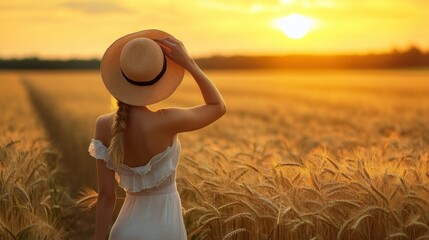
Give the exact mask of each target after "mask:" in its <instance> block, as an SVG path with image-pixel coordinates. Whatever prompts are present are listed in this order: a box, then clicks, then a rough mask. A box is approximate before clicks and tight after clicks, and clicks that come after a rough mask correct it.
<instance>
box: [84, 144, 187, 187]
mask: <svg viewBox="0 0 429 240" xmlns="http://www.w3.org/2000/svg"><path fill="white" fill-rule="evenodd" d="M180 150H181V147H180V141H179V139H178V138H177V136H175V137H174V138H173V144H172V145H171V146H169V147H167V149H165V150H164V151H163V152H160V153H159V154H157V155H155V156H154V157H153V158H152V159H151V160H150V161H149V162H148V163H147V164H146V165H144V166H139V167H129V166H127V165H125V164H122V163H120V164H119V165H118V167H117V168H115V166H114V165H113V162H112V158H111V157H110V155H109V152H108V150H107V147H106V146H105V145H104V144H103V143H102V142H101V141H99V140H97V139H92V140H91V143H90V144H89V149H88V152H89V154H90V155H91V156H92V157H94V158H96V159H101V160H103V161H105V162H106V166H107V167H108V168H109V169H111V170H114V171H115V179H116V181H117V182H118V183H119V186H120V187H122V188H123V189H124V190H125V191H127V192H128V191H129V192H139V191H141V190H144V189H150V188H155V187H157V186H159V185H160V184H161V183H163V182H164V181H165V180H166V179H167V178H168V177H169V176H171V175H172V174H173V173H174V172H175V171H176V167H177V164H178V162H179V158H180Z"/></svg>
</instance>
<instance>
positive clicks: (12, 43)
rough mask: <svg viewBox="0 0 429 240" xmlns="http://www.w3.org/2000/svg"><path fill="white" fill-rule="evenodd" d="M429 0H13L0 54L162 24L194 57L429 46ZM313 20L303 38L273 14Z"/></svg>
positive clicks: (71, 50) (91, 50)
mask: <svg viewBox="0 0 429 240" xmlns="http://www.w3.org/2000/svg"><path fill="white" fill-rule="evenodd" d="M428 9H429V0H264V1H262V0H259V1H258V0H180V1H179V0H155V1H144V0H121V1H119V0H32V1H29V0H13V1H6V0H4V1H1V2H0V30H1V37H0V57H23V56H42V57H61V58H67V57H85V58H86V57H97V58H100V57H101V56H102V54H103V52H104V51H105V49H106V48H107V47H108V46H109V45H110V44H111V43H112V42H113V41H114V40H115V39H117V38H118V37H120V36H122V35H125V34H127V33H130V32H135V31H139V30H142V29H146V28H159V29H162V30H165V31H167V32H170V33H171V34H173V35H175V36H176V37H177V38H179V39H181V40H182V41H183V42H184V43H185V45H186V46H187V48H188V50H189V52H190V53H191V54H192V55H193V56H195V57H201V56H209V55H213V54H223V55H233V54H246V55H247V54H249V55H250V54H258V55H259V54H287V53H365V52H368V51H370V52H381V51H387V50H390V49H392V48H394V47H395V48H398V49H405V48H407V47H408V46H410V45H411V44H415V45H417V46H419V47H421V48H422V49H424V50H427V51H429V27H428V26H427V24H428V23H429V13H428ZM294 13H295V14H300V15H302V16H305V17H308V18H310V19H312V20H313V21H314V26H313V28H312V29H311V30H309V32H308V34H307V35H306V36H305V37H303V38H301V39H291V38H289V37H288V36H287V35H285V34H284V33H283V32H282V31H281V30H280V29H279V28H278V27H276V26H275V24H274V22H275V20H276V19H279V18H281V17H285V16H288V15H290V14H294Z"/></svg>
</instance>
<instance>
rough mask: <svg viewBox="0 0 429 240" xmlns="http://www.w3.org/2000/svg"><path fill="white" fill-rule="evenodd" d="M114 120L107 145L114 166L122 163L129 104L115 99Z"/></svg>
mask: <svg viewBox="0 0 429 240" xmlns="http://www.w3.org/2000/svg"><path fill="white" fill-rule="evenodd" d="M117 105H118V110H117V111H116V117H115V122H114V123H113V137H112V140H111V141H110V145H109V149H108V151H109V154H110V156H111V157H112V159H113V163H114V165H115V166H118V165H119V164H120V163H123V160H124V132H125V128H126V127H127V119H128V114H129V108H130V106H129V105H128V104H126V103H123V102H121V101H117Z"/></svg>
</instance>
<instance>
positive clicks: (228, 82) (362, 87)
mask: <svg viewBox="0 0 429 240" xmlns="http://www.w3.org/2000/svg"><path fill="white" fill-rule="evenodd" d="M207 74H208V75H209V76H210V77H211V78H212V80H213V81H214V82H215V83H216V85H217V86H218V88H219V90H220V91H221V93H222V94H223V96H224V98H225V101H226V103H227V108H228V112H227V113H226V115H225V116H224V117H223V118H221V119H220V120H219V121H217V122H215V123H214V124H213V125H211V126H209V127H207V128H205V129H201V130H198V131H195V132H191V133H182V134H180V139H181V142H182V157H181V160H180V161H181V162H180V164H179V168H178V176H177V182H178V188H179V191H180V195H181V199H182V204H183V207H184V209H183V214H184V218H185V221H186V227H187V232H188V236H189V239H429V185H428V182H429V151H428V150H429V148H428V144H429V84H428V83H427V80H428V79H429V72H426V71H381V70H379V71H345V70H344V71H309V72H295V71H272V70H270V71H269V70H263V71H261V70H258V71H230V72H228V71H211V72H207ZM5 79H7V81H8V83H7V84H5V83H4V82H5V81H4V80H5ZM0 81H1V84H2V85H3V86H2V87H1V92H2V94H1V97H0V98H1V100H2V101H0V102H1V105H0V106H1V110H2V113H4V114H5V115H4V116H7V118H2V119H1V121H0V122H1V131H2V137H1V139H0V143H1V147H2V149H6V148H7V147H6V146H7V144H8V143H9V142H10V140H9V139H10V138H11V137H8V135H9V136H13V139H14V140H20V139H29V138H30V139H35V138H39V137H40V136H44V137H46V138H47V139H48V140H49V142H50V143H49V144H47V146H46V147H45V148H49V149H50V148H55V149H56V151H58V152H59V153H60V154H61V155H60V158H59V161H58V163H59V164H58V165H59V168H60V169H61V174H56V177H55V179H56V182H55V184H56V185H58V187H59V188H61V187H63V188H65V189H66V195H67V196H70V197H69V198H67V202H68V203H69V204H74V205H75V206H79V207H83V209H82V208H76V207H70V206H69V205H64V206H63V205H61V207H60V209H67V211H64V212H67V213H68V212H69V211H73V213H74V214H75V215H76V216H79V217H78V219H75V221H74V222H73V223H74V224H75V225H72V226H70V225H67V224H66V223H63V222H64V221H63V222H61V221H60V222H61V223H62V224H64V225H62V226H63V227H64V229H66V230H64V231H67V232H68V235H67V236H66V235H61V236H60V235H58V239H61V238H74V239H89V238H90V236H91V233H92V232H93V230H94V208H90V209H89V211H85V210H86V208H87V207H90V206H93V204H94V202H93V201H94V200H95V197H94V196H95V194H96V192H94V191H91V190H90V189H88V187H89V188H91V189H94V190H96V172H95V160H94V159H92V158H91V157H89V156H88V154H87V148H88V144H89V142H90V139H91V138H92V135H93V127H94V122H95V119H96V117H97V116H98V115H100V114H102V113H105V112H108V111H111V103H110V96H109V94H108V92H107V91H106V90H105V88H104V86H103V84H102V82H101V80H100V79H99V75H98V72H91V71H89V72H3V73H0ZM18 100H19V101H21V102H19V103H18V102H16V101H18ZM202 102H203V100H202V97H201V96H200V93H199V91H198V88H197V86H196V84H195V83H194V82H193V81H192V79H191V78H190V77H189V76H186V78H185V80H184V81H183V83H182V85H181V86H180V87H179V89H178V91H177V92H176V93H175V94H174V95H173V96H171V97H170V98H169V99H167V100H166V101H164V102H162V103H160V104H157V105H154V106H152V108H153V109H158V108H161V107H166V106H182V107H186V106H192V105H195V104H200V103H202ZM5 103H6V104H5ZM22 126H25V127H22ZM15 129H20V131H19V132H20V133H19V134H16V133H15V132H16V131H15ZM15 148H17V147H15ZM22 148H23V147H22ZM17 149H18V150H19V148H17ZM2 151H3V150H2ZM51 151H53V150H50V152H51ZM31 152H37V149H31ZM16 154H18V153H16ZM55 156H56V155H55ZM2 158H3V156H2ZM45 158H46V157H43V156H41V157H39V158H37V157H36V158H35V159H37V161H40V162H41V164H43V163H44V162H45V160H46V159H45ZM4 162H5V161H3V159H2V166H1V167H2V170H1V171H2V175H1V181H2V184H4V179H5V177H4V176H5V174H8V173H9V172H10V171H11V170H10V169H8V168H7V167H9V165H13V162H12V161H8V162H6V164H4ZM45 164H46V163H45ZM34 167H36V164H35V165H34ZM27 168H28V169H22V170H19V171H26V173H28V171H30V170H32V169H31V167H27ZM27 175H28V174H27ZM42 177H46V176H45V174H43V173H41V174H40V176H39V178H42ZM29 181H37V180H36V179H35V180H29ZM15 185H16V186H21V185H19V181H17V182H15ZM2 186H3V185H2ZM11 186H12V187H10V188H14V187H13V186H14V184H12V185H11ZM10 188H9V189H7V191H6V190H5V188H2V193H1V194H2V200H3V199H5V197H4V195H5V194H8V193H9V192H11V191H15V190H11V189H10ZM82 190H83V191H82ZM25 191H31V190H25ZM25 191H24V192H25ZM82 194H84V195H82ZM117 194H118V196H119V197H120V198H119V199H118V201H117V206H116V210H115V212H116V214H117V212H118V211H119V208H120V206H121V204H122V200H123V197H124V196H125V194H124V192H123V191H122V190H121V189H120V188H117ZM121 198H122V199H121ZM78 199H80V200H78ZM30 200H31V199H30ZM8 201H9V200H8ZM4 202H5V201H3V202H2V203H1V204H4ZM11 204H12V205H13V200H12V202H9V205H8V206H10V205H11ZM35 206H37V202H36V204H35ZM58 206H60V205H58ZM0 207H3V205H1V206H0ZM12 208H13V206H12ZM2 210H3V209H2ZM16 211H18V212H20V213H22V214H28V216H30V213H29V212H31V214H32V215H36V216H39V215H43V213H41V212H37V211H27V210H23V209H22V208H20V207H18V208H17V210H16ZM0 216H1V217H2V219H1V221H2V222H1V223H2V225H0V226H1V231H2V232H1V234H2V235H0V236H1V238H2V239H3V236H5V237H4V238H5V239H7V238H6V237H9V238H10V236H9V235H10V234H9V235H8V233H6V231H5V227H4V226H9V227H10V226H14V224H15V220H14V219H13V218H11V217H8V218H4V217H5V216H4V215H0ZM3 218H4V219H3ZM59 218H60V219H61V217H59ZM21 222H25V221H21ZM27 223H28V226H30V224H35V226H39V224H38V223H39V222H31V221H27ZM22 227H25V226H20V227H17V228H14V229H13V230H12V232H13V233H14V234H15V233H17V232H18V231H19V229H21V228H22ZM54 229H55V228H54ZM56 229H60V228H59V227H58V228H56ZM43 231H48V230H43ZM43 231H42V232H43ZM30 233H32V231H31V230H28V234H30ZM10 239H13V238H10ZM40 239H43V237H42V238H40Z"/></svg>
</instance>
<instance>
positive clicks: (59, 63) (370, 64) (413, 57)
mask: <svg viewBox="0 0 429 240" xmlns="http://www.w3.org/2000/svg"><path fill="white" fill-rule="evenodd" d="M196 61H197V63H198V64H199V65H200V66H201V67H203V68H206V69H262V68H279V69H282V68H283V69H314V68H321V69H326V68H327V69H330V68H356V69H359V68H362V69H364V68H422V67H425V68H429V53H424V52H422V51H421V50H419V49H418V48H416V47H411V48H409V49H408V50H406V51H402V52H401V51H392V52H390V53H385V54H365V55H285V56H231V57H227V56H213V57H209V58H200V59H197V60H196ZM99 67H100V60H98V59H88V60H85V59H70V60H46V59H39V58H23V59H0V69H16V70H21V69H31V70H37V69H40V70H49V69H52V70H56V69H64V70H67V69H68V70H73V69H76V70H79V69H98V68H99Z"/></svg>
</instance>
